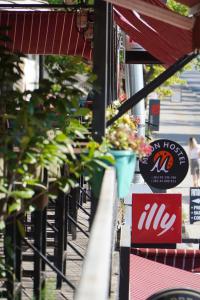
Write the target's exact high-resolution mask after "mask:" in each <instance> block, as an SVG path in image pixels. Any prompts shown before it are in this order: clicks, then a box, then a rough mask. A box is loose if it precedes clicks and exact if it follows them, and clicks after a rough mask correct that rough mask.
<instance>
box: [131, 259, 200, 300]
mask: <svg viewBox="0 0 200 300" xmlns="http://www.w3.org/2000/svg"><path fill="white" fill-rule="evenodd" d="M129 271H130V272H129V285H130V300H136V299H137V300H146V299H147V298H148V297H150V296H151V295H153V294H155V293H157V292H160V291H161V290H164V289H172V288H180V287H182V288H189V289H193V290H197V291H199V292H200V276H199V274H193V273H191V272H188V271H184V270H180V269H177V268H174V267H171V266H167V265H164V264H162V263H158V262H155V261H151V260H149V259H146V258H143V257H139V256H137V255H134V254H131V255H130V270H129Z"/></svg>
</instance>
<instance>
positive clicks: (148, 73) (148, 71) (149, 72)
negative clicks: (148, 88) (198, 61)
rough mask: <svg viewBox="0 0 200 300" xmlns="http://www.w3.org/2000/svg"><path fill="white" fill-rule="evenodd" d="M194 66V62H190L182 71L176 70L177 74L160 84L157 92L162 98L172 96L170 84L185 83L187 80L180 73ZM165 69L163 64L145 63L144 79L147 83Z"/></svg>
mask: <svg viewBox="0 0 200 300" xmlns="http://www.w3.org/2000/svg"><path fill="white" fill-rule="evenodd" d="M193 66H194V62H192V63H189V64H188V65H187V66H185V67H184V68H182V69H181V70H180V71H178V72H176V74H175V75H173V76H171V77H170V78H169V79H167V80H166V81H165V82H164V83H163V84H162V85H161V86H159V87H158V88H157V89H156V90H155V91H156V92H157V94H158V96H159V98H160V99H162V98H164V97H166V96H170V95H171V94H172V91H171V89H170V86H173V85H176V84H179V85H185V84H186V81H185V80H184V79H181V78H180V75H181V74H182V73H183V72H184V71H186V70H191V69H192V68H193ZM164 71H165V68H164V67H163V66H162V65H144V80H145V83H146V84H147V83H149V82H151V81H152V80H153V79H155V78H156V77H158V76H159V75H160V74H161V73H162V72H164Z"/></svg>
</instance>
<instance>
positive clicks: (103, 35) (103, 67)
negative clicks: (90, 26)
mask: <svg viewBox="0 0 200 300" xmlns="http://www.w3.org/2000/svg"><path fill="white" fill-rule="evenodd" d="M108 7H109V4H108V3H106V2H104V1H102V0H95V5H94V14H95V23H94V55H93V62H94V67H93V71H94V73H95V74H96V75H97V80H96V88H95V90H94V101H93V122H92V135H93V137H94V139H95V140H96V141H101V139H102V137H103V136H104V135H105V127H106V119H105V112H106V106H107V103H108V90H107V80H108V36H109V35H108V27H109V26H108V25H109V24H108V23H109V22H108V11H109V10H108Z"/></svg>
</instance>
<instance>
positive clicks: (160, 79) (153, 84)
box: [106, 53, 197, 126]
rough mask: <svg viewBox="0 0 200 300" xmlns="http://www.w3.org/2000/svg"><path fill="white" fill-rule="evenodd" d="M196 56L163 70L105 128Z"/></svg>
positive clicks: (122, 106) (194, 54) (121, 107)
mask: <svg viewBox="0 0 200 300" xmlns="http://www.w3.org/2000/svg"><path fill="white" fill-rule="evenodd" d="M196 56H197V54H196V53H192V54H190V55H186V56H184V57H182V58H180V59H179V60H178V61H177V62H176V63H175V64H173V65H172V66H170V67H169V68H168V69H167V70H165V71H164V72H163V73H162V74H161V75H159V76H158V77H157V78H155V79H154V80H153V81H151V82H150V83H149V84H147V85H146V86H145V87H144V88H142V89H141V90H140V91H138V92H137V93H136V94H135V95H133V96H131V97H130V98H129V99H128V100H127V101H126V102H125V103H124V104H122V105H121V106H120V107H119V108H118V110H119V112H118V113H117V114H116V115H115V116H114V117H113V118H112V119H110V120H109V121H108V122H107V124H106V125H107V126H110V125H112V124H113V123H114V122H115V121H116V120H117V119H118V118H120V117H121V116H122V115H123V114H124V113H126V112H127V111H128V110H129V109H131V108H132V107H133V106H135V105H136V104H137V103H138V102H140V101H141V100H142V99H143V98H145V97H146V96H147V95H148V94H150V93H151V92H152V91H153V90H155V89H156V88H157V87H159V86H160V85H161V84H162V83H163V82H164V81H166V80H167V79H168V78H170V77H171V76H173V75H174V74H175V73H176V72H177V71H179V70H180V69H181V68H183V67H184V66H185V65H187V64H188V63H189V62H190V61H191V60H192V59H194V58H195V57H196Z"/></svg>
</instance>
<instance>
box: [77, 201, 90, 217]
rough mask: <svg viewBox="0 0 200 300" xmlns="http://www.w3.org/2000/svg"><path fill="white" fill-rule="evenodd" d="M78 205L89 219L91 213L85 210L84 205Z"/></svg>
mask: <svg viewBox="0 0 200 300" xmlns="http://www.w3.org/2000/svg"><path fill="white" fill-rule="evenodd" d="M76 204H77V205H78V207H79V208H80V209H81V210H82V211H83V212H84V213H85V214H86V215H87V216H88V217H90V216H91V214H90V213H89V212H87V210H86V209H85V208H83V207H82V205H80V204H79V203H78V202H76Z"/></svg>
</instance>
